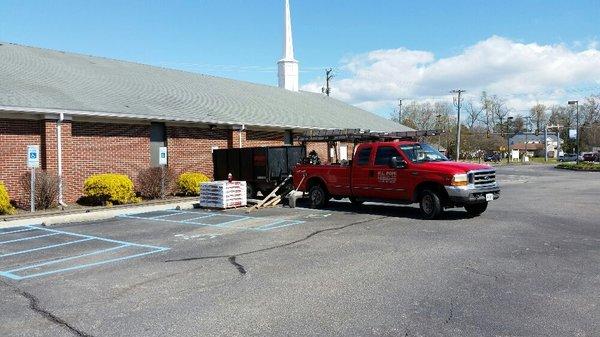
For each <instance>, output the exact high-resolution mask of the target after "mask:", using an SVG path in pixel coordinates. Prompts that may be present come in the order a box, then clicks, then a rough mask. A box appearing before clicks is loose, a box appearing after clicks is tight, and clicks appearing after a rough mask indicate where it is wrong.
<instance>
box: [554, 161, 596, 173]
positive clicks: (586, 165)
mask: <svg viewBox="0 0 600 337" xmlns="http://www.w3.org/2000/svg"><path fill="white" fill-rule="evenodd" d="M556 168H559V169H565V170H574V171H600V164H594V163H592V162H585V161H584V162H580V163H579V164H577V163H562V164H558V165H556Z"/></svg>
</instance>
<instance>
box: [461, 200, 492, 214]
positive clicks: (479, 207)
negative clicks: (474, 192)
mask: <svg viewBox="0 0 600 337" xmlns="http://www.w3.org/2000/svg"><path fill="white" fill-rule="evenodd" d="M487 206H488V203H487V202H483V203H481V204H471V205H465V209H466V210H467V213H469V215H470V216H480V215H481V213H483V212H485V210H486V209H487Z"/></svg>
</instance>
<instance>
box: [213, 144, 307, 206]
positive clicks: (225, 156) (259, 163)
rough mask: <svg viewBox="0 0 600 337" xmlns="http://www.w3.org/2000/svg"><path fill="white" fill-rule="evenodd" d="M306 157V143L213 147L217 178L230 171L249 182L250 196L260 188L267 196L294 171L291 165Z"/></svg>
mask: <svg viewBox="0 0 600 337" xmlns="http://www.w3.org/2000/svg"><path fill="white" fill-rule="evenodd" d="M305 157H306V147H304V146H275V147H247V148H242V149H222V150H214V151H213V169H214V171H213V172H214V178H215V180H226V179H227V175H228V174H229V173H231V174H232V175H233V179H235V180H244V181H246V183H247V186H248V196H249V197H254V196H255V195H256V192H258V191H260V192H261V193H262V194H263V195H267V194H268V193H270V191H272V190H273V189H274V188H275V187H276V186H277V185H279V184H280V183H281V182H282V181H283V180H284V179H285V178H286V177H287V176H289V175H290V174H292V168H293V167H294V166H295V165H296V164H298V163H299V162H301V161H302V159H303V158H305Z"/></svg>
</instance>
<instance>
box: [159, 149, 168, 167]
mask: <svg viewBox="0 0 600 337" xmlns="http://www.w3.org/2000/svg"><path fill="white" fill-rule="evenodd" d="M158 165H167V148H166V147H165V146H161V147H160V148H159V150H158Z"/></svg>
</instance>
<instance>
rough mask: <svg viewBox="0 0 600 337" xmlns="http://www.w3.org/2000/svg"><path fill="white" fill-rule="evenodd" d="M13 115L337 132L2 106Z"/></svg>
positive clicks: (114, 113)
mask: <svg viewBox="0 0 600 337" xmlns="http://www.w3.org/2000/svg"><path fill="white" fill-rule="evenodd" d="M1 112H6V113H12V114H13V117H14V113H26V114H30V115H31V116H30V117H34V116H40V117H41V118H46V119H50V118H52V116H55V118H56V119H58V118H59V116H60V115H61V114H63V115H68V116H71V117H82V118H86V117H87V118H90V117H92V118H102V119H112V120H129V121H136V122H140V121H143V122H171V123H181V124H201V125H207V126H212V125H214V126H217V127H219V128H222V129H233V130H239V129H253V130H274V129H276V130H282V131H283V130H291V131H294V132H304V131H308V130H335V129H328V128H319V127H308V126H300V125H276V124H248V123H244V122H241V121H239V122H226V121H220V120H210V119H188V118H177V117H171V116H169V117H165V116H160V115H158V116H153V115H144V116H139V115H136V114H130V113H122V112H107V111H89V110H71V109H59V108H32V107H20V106H6V105H0V113H1Z"/></svg>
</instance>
